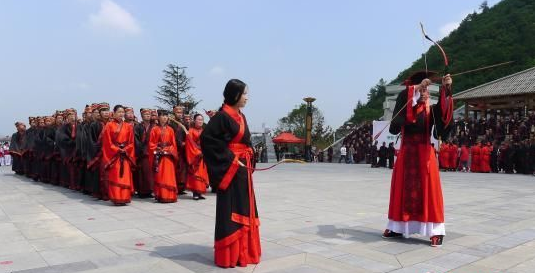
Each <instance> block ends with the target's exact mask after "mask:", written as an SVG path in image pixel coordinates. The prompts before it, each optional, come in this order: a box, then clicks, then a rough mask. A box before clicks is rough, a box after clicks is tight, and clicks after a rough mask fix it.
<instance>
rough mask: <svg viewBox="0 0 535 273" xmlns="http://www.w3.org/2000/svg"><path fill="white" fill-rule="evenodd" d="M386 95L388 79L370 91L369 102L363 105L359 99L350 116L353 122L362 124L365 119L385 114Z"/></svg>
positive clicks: (380, 81)
mask: <svg viewBox="0 0 535 273" xmlns="http://www.w3.org/2000/svg"><path fill="white" fill-rule="evenodd" d="M385 97H386V81H385V80H383V79H380V80H379V82H378V83H377V84H376V85H375V86H374V87H372V88H370V91H369V92H368V102H367V103H366V105H363V104H362V102H361V101H360V100H359V101H358V102H357V106H356V107H355V109H353V115H352V116H351V118H349V121H351V122H352V123H353V124H356V125H358V124H361V123H362V122H364V121H369V120H376V119H378V118H380V117H381V116H382V115H383V101H384V100H385Z"/></svg>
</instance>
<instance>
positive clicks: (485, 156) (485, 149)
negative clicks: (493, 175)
mask: <svg viewBox="0 0 535 273" xmlns="http://www.w3.org/2000/svg"><path fill="white" fill-rule="evenodd" d="M491 152H492V146H489V145H488V144H487V145H482V146H481V152H480V154H481V155H480V158H481V162H480V166H481V172H482V173H490V153H491Z"/></svg>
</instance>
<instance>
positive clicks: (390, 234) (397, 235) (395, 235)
mask: <svg viewBox="0 0 535 273" xmlns="http://www.w3.org/2000/svg"><path fill="white" fill-rule="evenodd" d="M382 237H383V238H385V239H396V238H403V234H401V233H397V232H393V231H391V230H388V229H385V232H383V236H382Z"/></svg>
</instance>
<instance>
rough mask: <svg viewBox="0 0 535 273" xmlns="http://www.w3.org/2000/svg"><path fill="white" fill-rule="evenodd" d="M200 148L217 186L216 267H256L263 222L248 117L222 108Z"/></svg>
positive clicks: (206, 131) (259, 252) (208, 127)
mask: <svg viewBox="0 0 535 273" xmlns="http://www.w3.org/2000/svg"><path fill="white" fill-rule="evenodd" d="M201 148H202V153H203V156H204V160H205V162H206V166H207V168H208V175H209V178H210V181H211V182H212V184H213V185H216V186H217V205H216V224H215V243H214V249H215V250H214V261H215V264H216V265H218V266H220V267H234V266H236V265H239V266H246V265H247V264H257V263H259V262H260V255H261V247H260V234H259V225H260V220H259V218H258V211H257V208H256V198H255V194H254V188H253V178H252V171H251V168H252V166H253V158H254V155H253V149H252V144H251V133H250V132H249V128H248V126H247V121H246V119H245V116H244V115H243V114H242V113H241V112H237V111H236V110H234V109H233V108H231V107H230V106H228V105H223V107H222V109H221V110H220V111H219V112H218V113H217V114H216V115H215V116H213V117H212V118H211V119H210V122H209V123H208V125H207V126H206V128H205V129H204V131H203V133H202V135H201ZM238 161H240V162H241V163H242V164H243V165H245V166H247V167H248V168H247V167H242V166H240V164H239V163H238Z"/></svg>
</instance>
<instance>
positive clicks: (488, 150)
mask: <svg viewBox="0 0 535 273" xmlns="http://www.w3.org/2000/svg"><path fill="white" fill-rule="evenodd" d="M438 157H439V164H440V168H441V169H442V170H447V171H457V170H460V171H464V172H468V171H470V172H480V173H490V172H493V173H498V172H504V173H519V174H533V173H534V171H535V141H532V142H531V143H530V142H529V141H528V140H524V141H521V142H515V143H513V144H512V145H511V144H510V143H509V142H508V141H504V142H503V143H499V142H498V141H495V142H494V143H491V142H482V141H476V144H475V145H473V146H467V145H465V144H462V145H460V147H459V146H457V143H456V142H445V143H444V144H442V145H441V146H440V149H439V151H438Z"/></svg>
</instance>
